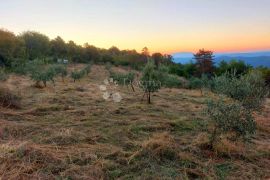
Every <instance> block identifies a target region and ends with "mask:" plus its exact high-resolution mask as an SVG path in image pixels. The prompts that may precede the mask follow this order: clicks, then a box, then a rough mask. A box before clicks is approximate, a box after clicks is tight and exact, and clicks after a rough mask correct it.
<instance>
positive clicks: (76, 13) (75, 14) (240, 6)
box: [0, 0, 270, 54]
mask: <svg viewBox="0 0 270 180" xmlns="http://www.w3.org/2000/svg"><path fill="white" fill-rule="evenodd" d="M0 6H1V9H2V10H1V11H0V17H1V18H0V28H5V29H8V30H10V31H12V32H14V33H16V34H18V33H20V32H23V31H26V30H33V31H38V32H40V33H43V34H46V35H47V36H49V37H50V39H53V38H55V37H56V36H58V35H59V36H61V37H62V38H63V39H64V40H65V41H69V40H73V41H74V42H76V43H77V44H80V45H83V44H84V43H86V42H88V43H89V44H92V45H94V46H96V47H99V48H110V47H111V46H117V47H118V48H120V49H135V50H137V51H138V52H140V51H141V50H142V48H143V47H145V46H146V47H148V48H149V50H150V52H162V53H168V54H171V53H175V52H196V51H197V50H198V49H201V48H205V49H209V50H212V51H214V52H250V51H264V50H270V21H269V16H270V11H269V8H268V7H270V1H268V0H261V1H260V2H259V3H258V2H256V1H255V0H238V1H237V2H236V1H233V0H217V1H215V2H213V1H211V0H204V1H198V0H167V1H165V0H148V1H147V2H145V1H143V0H129V1H125V0H114V1H110V0H99V1H98V0H92V1H86V0H47V1H42V0H10V1H8V2H7V1H5V2H0Z"/></svg>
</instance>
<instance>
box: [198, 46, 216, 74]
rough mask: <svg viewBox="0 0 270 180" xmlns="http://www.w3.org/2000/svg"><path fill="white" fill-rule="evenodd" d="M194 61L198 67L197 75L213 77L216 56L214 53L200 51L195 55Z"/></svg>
mask: <svg viewBox="0 0 270 180" xmlns="http://www.w3.org/2000/svg"><path fill="white" fill-rule="evenodd" d="M194 59H195V60H196V65H197V71H198V72H197V75H198V76H201V75H202V74H207V75H212V74H213V71H214V62H213V61H214V55H213V52H212V51H208V50H204V49H200V50H199V52H197V53H196V54H194Z"/></svg>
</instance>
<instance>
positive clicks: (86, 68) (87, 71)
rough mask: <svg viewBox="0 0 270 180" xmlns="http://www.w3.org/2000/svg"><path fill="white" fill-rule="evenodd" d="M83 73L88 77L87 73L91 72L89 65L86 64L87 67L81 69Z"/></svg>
mask: <svg viewBox="0 0 270 180" xmlns="http://www.w3.org/2000/svg"><path fill="white" fill-rule="evenodd" d="M83 71H84V72H85V74H86V75H87V76H88V75H89V73H90V72H91V64H88V65H87V66H85V67H84V68H83Z"/></svg>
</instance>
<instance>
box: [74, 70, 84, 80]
mask: <svg viewBox="0 0 270 180" xmlns="http://www.w3.org/2000/svg"><path fill="white" fill-rule="evenodd" d="M84 75H85V72H84V71H82V70H81V71H73V72H72V73H71V77H72V79H73V81H74V82H76V80H80V79H81V78H83V76H84Z"/></svg>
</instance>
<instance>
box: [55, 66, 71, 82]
mask: <svg viewBox="0 0 270 180" xmlns="http://www.w3.org/2000/svg"><path fill="white" fill-rule="evenodd" d="M51 68H52V70H51V71H54V72H55V74H56V75H59V76H61V77H62V81H64V78H65V77H66V76H67V75H68V71H67V67H66V66H65V65H54V66H51Z"/></svg>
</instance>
